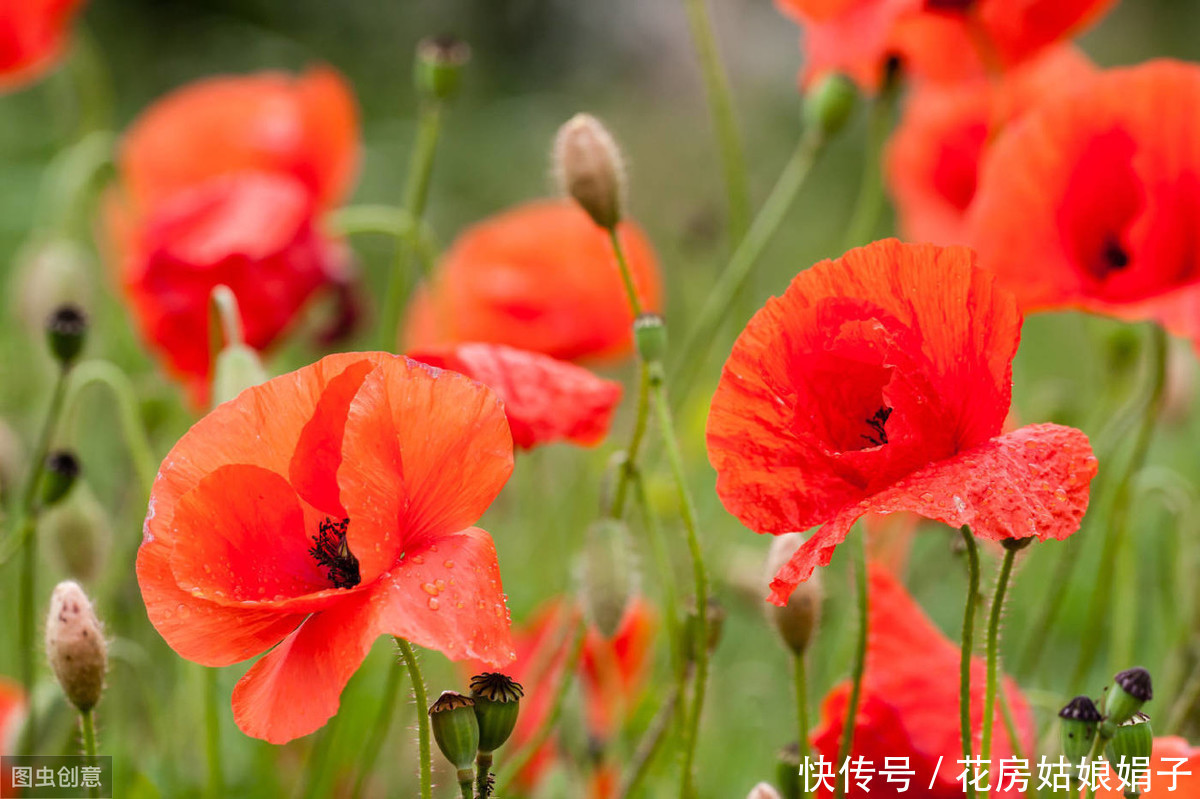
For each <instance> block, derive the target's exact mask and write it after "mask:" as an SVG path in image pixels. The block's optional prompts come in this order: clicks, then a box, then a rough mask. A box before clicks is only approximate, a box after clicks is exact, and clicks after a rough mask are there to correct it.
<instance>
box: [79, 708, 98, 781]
mask: <svg viewBox="0 0 1200 799" xmlns="http://www.w3.org/2000/svg"><path fill="white" fill-rule="evenodd" d="M79 726H80V727H81V728H82V730H83V755H84V757H85V758H86V759H87V764H88V765H89V766H94V765H95V764H96V724H95V720H94V719H93V716H92V711H91V710H83V711H80V713H79ZM99 795H100V789H99V788H89V789H88V796H93V797H95V796H99Z"/></svg>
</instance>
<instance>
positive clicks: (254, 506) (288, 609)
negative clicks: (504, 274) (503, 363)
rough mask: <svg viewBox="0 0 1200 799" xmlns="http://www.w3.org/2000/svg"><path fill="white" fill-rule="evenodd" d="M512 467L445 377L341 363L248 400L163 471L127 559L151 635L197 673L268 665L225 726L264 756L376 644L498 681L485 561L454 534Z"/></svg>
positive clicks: (295, 730) (245, 685)
mask: <svg viewBox="0 0 1200 799" xmlns="http://www.w3.org/2000/svg"><path fill="white" fill-rule="evenodd" d="M511 471H512V440H511V437H510V434H509V431H508V423H507V422H506V421H505V419H504V413H503V410H502V409H501V406H500V403H499V401H498V400H497V399H496V397H495V395H494V394H492V392H491V391H490V390H488V389H487V388H485V387H483V386H481V385H479V384H478V383H475V382H473V381H471V380H468V379H466V378H465V377H463V376H462V375H458V374H455V373H453V372H447V371H442V370H439V369H436V368H434V367H431V366H427V365H425V364H420V363H417V362H415V361H411V360H409V359H407V358H401V357H396V356H392V355H386V354H383V353H348V354H342V355H331V356H329V357H327V358H324V359H322V360H321V361H319V362H317V363H316V364H313V365H311V366H307V367H305V368H303V369H301V370H299V371H297V372H293V373H291V374H287V375H284V376H282V377H278V378H275V379H274V380H271V381H269V382H267V383H265V384H263V385H261V386H256V387H254V388H250V389H248V390H246V391H244V392H243V393H242V394H240V395H239V396H238V397H237V398H235V399H234V400H232V401H230V402H227V403H225V404H223V405H221V406H219V407H218V408H217V409H216V410H214V411H213V412H211V413H210V414H208V415H207V416H205V417H204V418H203V419H201V420H200V421H199V422H198V423H197V424H196V425H195V426H194V427H192V429H191V430H189V431H188V432H187V433H186V434H185V435H184V436H183V438H182V439H180V441H179V443H177V444H176V445H175V447H174V448H173V449H172V450H171V452H170V453H169V454H168V455H167V457H166V459H165V460H164V461H163V465H162V467H161V470H160V472H159V476H158V479H157V480H156V481H155V484H154V490H153V492H152V494H151V497H150V510H149V513H148V514H147V516H146V524H145V531H144V538H143V542H142V546H141V549H140V550H139V552H138V561H137V575H138V584H139V585H140V586H141V590H142V598H143V600H144V601H145V603H146V610H147V613H148V614H149V616H150V621H151V623H153V624H154V626H155V628H157V629H158V631H159V633H160V634H161V635H162V636H163V638H165V639H166V641H167V643H168V644H169V645H170V646H171V647H172V648H173V649H174V650H175V651H176V652H178V653H179V654H180V655H181V656H183V657H185V658H187V659H189V660H194V661H196V662H197V663H201V664H203V665H206V666H227V665H230V664H232V663H237V662H239V661H242V660H246V659H247V658H251V657H254V656H255V655H257V654H260V653H262V652H266V653H267V654H265V655H263V657H262V658H260V659H259V660H258V662H257V663H255V664H254V666H253V667H251V669H250V670H249V671H248V672H247V673H246V675H245V676H244V677H243V678H242V680H241V681H240V682H239V683H238V685H237V687H236V688H235V689H234V692H233V713H234V718H235V720H236V721H237V723H238V726H239V727H241V729H242V730H243V731H244V732H245V733H246V734H248V735H252V736H254V737H256V738H262V739H265V740H267V741H271V742H272V743H282V742H285V741H288V740H291V739H292V738H296V737H298V736H301V735H306V734H308V733H310V732H312V731H313V730H315V729H317V728H318V727H320V726H321V725H322V724H323V723H324V722H325V721H326V720H327V719H328V718H329V717H330V716H332V715H333V714H334V713H335V712H337V707H338V696H339V694H340V693H341V690H342V688H343V687H344V686H345V684H346V681H347V680H349V679H350V675H351V674H353V673H354V671H355V669H357V668H358V666H359V664H360V663H361V662H362V660H363V658H364V657H365V656H366V654H367V652H368V651H369V649H370V647H371V644H372V643H373V642H374V640H375V639H376V638H377V637H378V636H380V635H382V634H385V633H386V634H392V635H398V636H401V637H403V638H407V639H409V640H411V641H412V642H413V643H416V644H419V645H421V646H425V647H429V648H432V649H437V650H439V651H441V652H442V653H444V654H446V655H447V656H448V657H451V658H455V659H462V658H475V659H481V660H483V661H485V662H487V663H488V664H490V665H492V666H503V665H505V664H507V663H508V662H509V661H510V660H511V658H512V654H513V653H512V642H511V639H510V635H509V618H508V612H507V610H506V609H505V599H504V595H503V593H502V589H501V585H500V572H499V566H498V564H497V562H496V550H495V548H494V546H493V544H492V540H491V538H490V537H489V536H488V534H487V533H485V532H484V531H482V530H479V529H477V528H474V527H471V526H470V525H471V524H472V522H474V521H475V520H476V519H478V518H479V516H480V515H481V514H482V513H483V511H484V510H485V509H486V508H487V506H488V505H489V504H490V503H491V501H492V499H493V498H494V497H495V496H496V494H497V493H498V492H499V491H500V489H501V487H502V486H503V485H504V483H505V481H507V479H508V476H509V474H510V473H511ZM268 650H269V651H268Z"/></svg>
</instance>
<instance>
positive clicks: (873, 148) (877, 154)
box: [842, 87, 899, 250]
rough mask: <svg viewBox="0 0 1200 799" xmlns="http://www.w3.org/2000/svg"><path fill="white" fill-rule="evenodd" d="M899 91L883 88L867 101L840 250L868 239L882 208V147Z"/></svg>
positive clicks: (858, 244)
mask: <svg viewBox="0 0 1200 799" xmlns="http://www.w3.org/2000/svg"><path fill="white" fill-rule="evenodd" d="M898 97H899V92H898V91H897V90H896V89H895V88H887V87H885V88H883V89H881V90H880V92H879V96H878V97H876V98H875V100H874V101H873V102H872V103H871V114H870V118H869V119H868V120H867V141H866V151H865V153H864V154H863V172H862V182H861V183H860V184H859V187H858V199H857V200H856V201H855V205H854V212H853V215H852V216H851V217H850V224H849V225H848V226H847V228H846V235H845V238H843V239H842V249H843V250H849V249H851V248H853V247H858V246H860V245H862V244H865V243H866V242H868V241H870V239H871V234H872V233H874V231H875V225H876V224H877V223H878V221H879V211H880V209H881V208H882V207H883V171H882V170H883V166H882V150H883V144H884V142H885V141H886V140H887V137H888V133H889V132H890V131H891V129H892V116H893V111H894V110H895V108H896V99H897V98H898Z"/></svg>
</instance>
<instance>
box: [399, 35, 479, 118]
mask: <svg viewBox="0 0 1200 799" xmlns="http://www.w3.org/2000/svg"><path fill="white" fill-rule="evenodd" d="M470 60H471V48H470V46H468V45H467V43H466V42H464V41H463V40H462V39H459V38H458V37H457V36H450V35H442V36H430V37H429V38H426V39H422V40H421V41H420V42H418V43H417V58H416V63H415V64H414V66H413V83H414V84H415V85H416V87H417V93H418V94H419V95H420V96H421V97H422V98H425V99H429V100H437V101H439V102H440V101H445V100H452V99H454V98H455V97H456V96H458V92H459V90H460V89H461V88H462V76H463V71H464V70H463V68H464V67H465V66H466V65H467V62H468V61H470Z"/></svg>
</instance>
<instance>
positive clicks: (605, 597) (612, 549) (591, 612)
mask: <svg viewBox="0 0 1200 799" xmlns="http://www.w3.org/2000/svg"><path fill="white" fill-rule="evenodd" d="M579 582H580V594H581V595H582V597H583V607H584V611H585V612H586V613H587V617H588V621H589V622H591V624H592V626H594V627H595V628H596V629H597V630H599V631H600V634H601V635H603V636H604V637H605V638H612V637H613V636H614V635H616V633H617V628H619V627H620V626H621V619H623V618H624V617H625V610H626V608H628V607H629V602H630V600H631V599H632V598H633V595H634V594H635V593H636V592H637V564H636V562H635V559H634V554H633V545H632V543H631V542H630V536H629V528H628V527H626V526H625V523H624V522H622V521H620V520H619V519H600V520H598V521H595V522H593V523H592V524H591V525H589V526H588V529H587V533H586V534H585V540H584V545H583V551H582V553H581V557H580V560H579Z"/></svg>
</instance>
